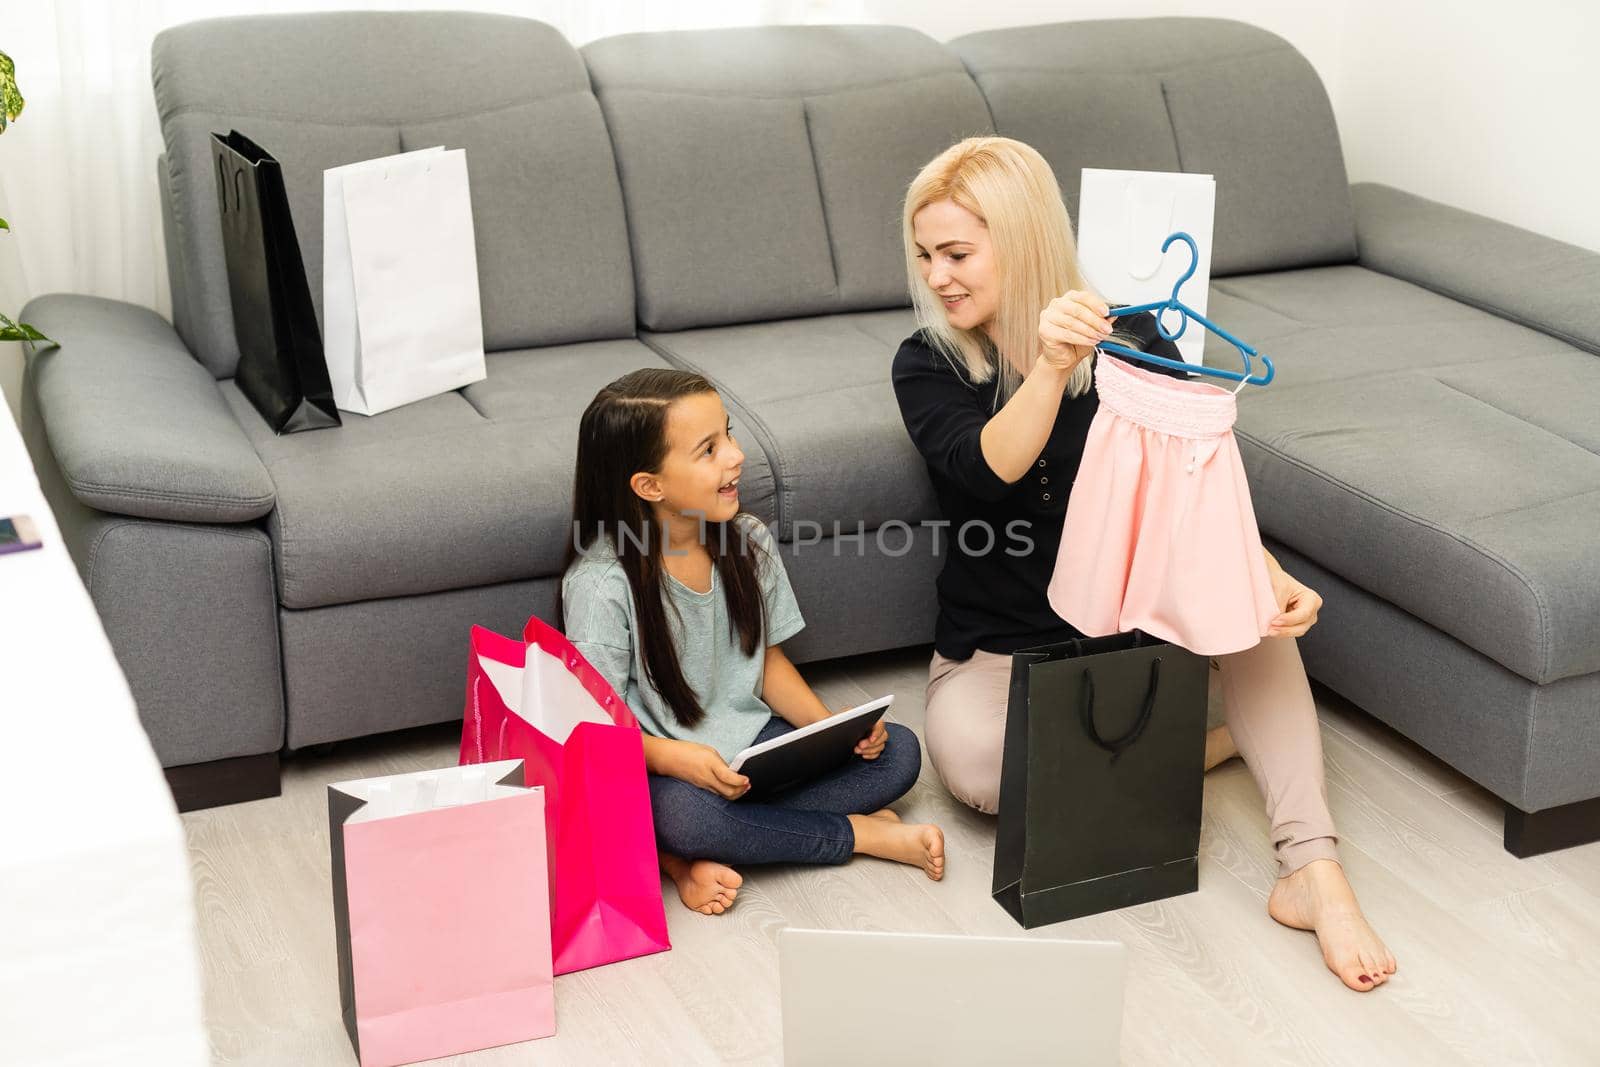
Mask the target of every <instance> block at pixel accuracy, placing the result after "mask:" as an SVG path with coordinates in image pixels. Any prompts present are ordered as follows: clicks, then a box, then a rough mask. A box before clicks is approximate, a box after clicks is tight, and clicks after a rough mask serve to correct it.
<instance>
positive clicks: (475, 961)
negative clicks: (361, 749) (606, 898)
mask: <svg viewBox="0 0 1600 1067" xmlns="http://www.w3.org/2000/svg"><path fill="white" fill-rule="evenodd" d="M522 782H523V768H522V766H521V764H519V763H516V762H505V763H496V764H492V765H490V766H486V767H446V768H444V769H443V770H438V771H416V772H413V773H411V774H397V775H391V776H388V777H385V778H366V779H362V780H360V781H351V782H339V783H338V784H336V785H330V786H329V787H328V830H329V836H328V843H329V851H330V852H331V854H332V869H333V914H334V932H335V938H336V942H337V946H338V954H339V1002H340V1007H341V1008H342V1010H343V1014H344V1022H345V1029H346V1030H348V1031H349V1033H350V1041H351V1043H352V1044H353V1045H354V1046H355V1050H356V1056H357V1057H358V1058H359V1059H360V1061H361V1065H362V1067H393V1065H395V1064H402V1063H414V1062H416V1061H418V1060H429V1059H434V1058H436V1057H439V1056H451V1055H455V1054H457V1053H462V1052H473V1051H476V1050H478V1049H484V1048H491V1047H493V1046H495V1045H506V1044H510V1043H512V1042H516V1041H528V1040H531V1039H533V1038H539V1037H549V1036H550V1035H551V1034H553V1033H555V1032H556V1015H555V1001H554V994H553V988H554V987H553V984H552V973H553V972H552V961H551V953H550V898H549V880H548V877H549V876H548V873H547V872H548V868H547V865H546V859H545V821H544V791H543V790H542V789H528V788H524V787H523V785H522Z"/></svg>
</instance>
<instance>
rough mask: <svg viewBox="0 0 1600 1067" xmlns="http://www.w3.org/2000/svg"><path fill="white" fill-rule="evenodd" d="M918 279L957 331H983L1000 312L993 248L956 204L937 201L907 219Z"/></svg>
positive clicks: (984, 232)
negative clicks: (915, 254) (935, 296)
mask: <svg viewBox="0 0 1600 1067" xmlns="http://www.w3.org/2000/svg"><path fill="white" fill-rule="evenodd" d="M911 229H912V234H913V236H914V239H915V240H916V242H917V263H918V264H919V265H920V266H921V268H922V280H923V281H925V282H927V283H928V288H930V289H932V290H933V291H934V292H935V293H936V294H938V296H939V299H940V300H941V301H942V302H943V304H944V313H945V316H946V317H947V318H948V319H949V320H950V325H951V326H953V327H955V328H956V329H958V330H976V329H981V328H986V327H988V326H989V324H990V323H992V322H993V321H994V318H995V315H996V314H998V313H999V310H1000V286H999V279H998V278H997V277H996V271H995V262H994V248H993V245H992V244H991V242H990V240H989V228H988V226H986V225H984V222H983V220H982V219H980V218H979V217H978V216H976V215H974V214H973V213H972V212H970V211H968V210H967V209H966V208H964V207H962V206H961V205H960V204H957V203H956V202H955V201H954V200H936V201H934V202H933V203H931V204H929V205H928V206H927V207H924V208H923V209H922V210H921V211H918V212H917V213H916V215H915V216H914V217H913V218H912V220H911Z"/></svg>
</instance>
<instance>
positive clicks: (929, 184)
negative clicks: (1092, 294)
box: [904, 137, 1093, 406]
mask: <svg viewBox="0 0 1600 1067" xmlns="http://www.w3.org/2000/svg"><path fill="white" fill-rule="evenodd" d="M941 200H950V201H953V202H954V203H956V204H958V205H960V206H961V207H964V208H966V209H967V210H968V211H970V212H972V213H973V214H974V215H976V216H978V218H979V219H980V220H982V222H983V224H984V225H985V226H986V227H987V228H988V231H989V239H990V241H991V242H992V243H993V247H994V261H995V271H996V276H997V281H998V283H999V289H1000V301H999V308H998V309H997V310H996V313H995V322H994V327H995V329H994V338H995V340H994V341H992V342H991V340H990V338H989V336H988V335H987V334H985V333H984V331H983V330H982V329H981V328H980V329H976V330H958V329H956V328H955V327H953V326H951V325H950V321H949V319H948V318H946V317H945V313H944V307H943V306H942V304H941V303H940V300H939V297H938V295H937V294H936V293H934V291H933V290H932V289H930V288H929V287H928V283H927V282H926V281H924V280H923V278H922V271H921V269H920V268H919V266H918V264H917V242H916V238H915V236H914V235H913V230H912V220H913V219H915V218H916V215H917V212H919V211H921V210H922V209H923V208H925V207H927V206H928V205H929V204H936V203H938V202H940V201H941ZM904 229H905V246H906V273H907V276H908V278H909V279H910V286H911V304H912V307H913V308H914V309H915V311H916V315H917V325H918V326H920V327H921V328H922V329H923V330H924V331H926V335H927V336H928V337H929V338H930V339H931V340H932V342H933V346H934V348H935V349H937V350H938V351H940V352H941V353H943V354H944V355H945V356H946V357H947V358H948V359H950V360H951V361H952V362H955V363H959V364H962V365H964V366H965V367H966V370H967V374H968V375H969V376H970V377H971V378H972V380H973V381H977V382H986V381H988V380H989V379H990V378H991V377H992V376H994V375H996V374H998V375H999V378H1000V381H999V389H998V390H997V395H996V400H995V403H996V406H999V405H1001V404H1004V403H1005V402H1006V400H1008V399H1009V398H1010V397H1011V394H1012V393H1014V392H1015V391H1016V389H1017V387H1018V386H1019V385H1021V384H1022V378H1023V376H1024V375H1025V374H1026V373H1027V371H1028V370H1029V368H1030V367H1032V365H1033V361H1034V359H1035V358H1036V357H1037V356H1038V354H1039V348H1040V346H1039V313H1040V312H1041V311H1043V310H1044V308H1045V305H1047V304H1049V303H1050V301H1052V300H1054V299H1055V298H1056V297H1058V296H1060V295H1061V294H1063V293H1065V292H1067V291H1068V290H1071V289H1087V288H1088V285H1087V283H1086V282H1085V281H1084V279H1083V275H1082V273H1081V272H1080V271H1079V270H1078V250H1077V243H1076V242H1075V241H1074V240H1073V237H1072V220H1071V218H1069V217H1068V215H1067V206H1066V204H1065V203H1063V202H1062V200H1061V187H1060V186H1059V185H1058V184H1057V183H1056V176H1055V172H1054V171H1052V170H1051V169H1050V164H1048V163H1046V162H1045V160H1044V157H1043V156H1041V155H1040V154H1039V153H1038V152H1037V151H1035V150H1034V149H1033V148H1031V147H1030V146H1028V145H1025V144H1023V143H1022V142H1021V141H1013V140H1011V139H1010V138H1009V137H969V138H967V139H966V140H964V141H961V142H958V143H957V144H953V145H951V146H950V147H949V148H947V149H945V150H944V151H943V152H941V153H939V154H938V155H937V156H935V157H934V158H933V159H932V161H930V162H929V163H928V165H927V166H925V167H923V168H922V172H921V173H920V174H918V175H917V176H916V177H915V178H914V179H912V181H911V187H910V188H909V189H907V190H906V205H905V219H904ZM930 254H931V250H930ZM996 350H998V351H996ZM1092 376H1093V369H1092V368H1091V366H1090V361H1089V360H1087V359H1086V360H1083V361H1082V362H1080V363H1079V364H1078V366H1077V367H1076V368H1075V369H1074V370H1073V372H1072V377H1071V378H1070V379H1068V382H1067V395H1068V396H1081V395H1083V394H1084V393H1085V392H1087V391H1088V389H1089V385H1090V382H1091V381H1092V380H1093V377H1092Z"/></svg>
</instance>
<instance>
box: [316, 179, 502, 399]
mask: <svg viewBox="0 0 1600 1067" xmlns="http://www.w3.org/2000/svg"><path fill="white" fill-rule="evenodd" d="M322 191H323V214H322V237H323V241H322V257H323V272H322V317H323V347H324V349H325V350H326V353H327V360H328V377H329V380H330V381H331V383H332V385H333V400H334V403H335V404H336V405H337V406H338V407H339V408H340V409H341V410H344V411H354V412H356V413H358V414H361V415H376V414H378V413H379V412H381V411H388V410H389V409H390V408H397V407H399V406H401V405H402V404H409V403H412V402H413V401H417V400H423V399H426V398H427V397H430V396H435V395H437V394H439V393H447V392H449V391H451V390H452V389H459V388H461V387H462V386H464V385H470V384H472V383H473V382H478V381H482V380H483V378H484V376H485V373H486V372H485V369H484V358H483V315H482V311H481V309H480V307H479V304H478V256H477V247H476V245H475V244H474V240H473V231H472V196H471V192H470V190H469V188H468V184H467V156H466V153H465V152H464V151H462V150H460V149H455V150H453V151H446V150H445V149H444V148H442V147H436V148H424V149H421V150H419V151H416V152H405V153H402V154H401V155H397V156H386V157H384V158H382V159H369V160H367V161H365V162H362V163H352V164H349V165H348V166H343V167H334V168H332V169H330V170H326V171H324V172H323V175H322Z"/></svg>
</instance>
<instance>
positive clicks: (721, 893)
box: [661, 852, 744, 915]
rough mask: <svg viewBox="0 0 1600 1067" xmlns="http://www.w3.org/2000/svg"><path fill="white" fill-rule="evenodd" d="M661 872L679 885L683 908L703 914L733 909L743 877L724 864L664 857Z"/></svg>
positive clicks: (715, 913) (664, 855)
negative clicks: (664, 872) (734, 899)
mask: <svg viewBox="0 0 1600 1067" xmlns="http://www.w3.org/2000/svg"><path fill="white" fill-rule="evenodd" d="M661 869H662V870H663V871H666V872H667V876H668V877H669V878H671V879H672V880H673V881H674V882H676V883H677V885H678V899H679V900H682V901H683V906H684V907H686V908H688V909H690V910H691V911H698V912H699V913H700V914H701V915H721V914H722V913H723V912H725V911H727V910H728V909H729V908H731V907H733V898H734V897H736V896H738V895H739V887H740V886H741V885H743V884H744V877H743V876H742V875H740V874H739V872H738V871H736V870H734V869H733V868H732V867H729V866H728V865H727V864H725V863H717V862H716V861H715V860H695V861H693V862H692V863H691V862H690V861H689V860H685V859H680V858H679V857H677V856H670V855H668V854H667V853H665V852H663V853H662V854H661Z"/></svg>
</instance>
